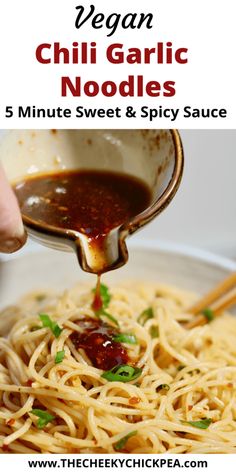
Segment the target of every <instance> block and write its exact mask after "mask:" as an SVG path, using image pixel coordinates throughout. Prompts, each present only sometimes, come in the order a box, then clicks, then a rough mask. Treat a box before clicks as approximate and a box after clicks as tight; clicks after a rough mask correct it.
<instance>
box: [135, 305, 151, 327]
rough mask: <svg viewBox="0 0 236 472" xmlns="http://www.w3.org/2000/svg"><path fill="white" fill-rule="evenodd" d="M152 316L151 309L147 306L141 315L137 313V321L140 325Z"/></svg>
mask: <svg viewBox="0 0 236 472" xmlns="http://www.w3.org/2000/svg"><path fill="white" fill-rule="evenodd" d="M151 318H154V314H153V309H152V308H147V309H146V310H144V311H142V313H141V315H139V317H138V319H137V321H138V323H139V324H141V325H142V326H143V325H144V324H145V323H146V321H147V320H150V319H151Z"/></svg>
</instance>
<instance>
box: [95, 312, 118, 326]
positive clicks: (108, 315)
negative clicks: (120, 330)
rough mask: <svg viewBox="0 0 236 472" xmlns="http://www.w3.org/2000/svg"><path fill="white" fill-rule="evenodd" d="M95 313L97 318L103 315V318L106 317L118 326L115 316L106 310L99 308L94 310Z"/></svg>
mask: <svg viewBox="0 0 236 472" xmlns="http://www.w3.org/2000/svg"><path fill="white" fill-rule="evenodd" d="M95 315H96V316H97V317H98V318H102V317H103V316H105V318H108V319H109V320H110V321H112V323H114V324H115V325H116V326H119V323H118V321H117V320H116V318H114V316H112V315H111V314H110V313H108V312H107V311H105V310H103V308H101V309H100V310H98V311H95Z"/></svg>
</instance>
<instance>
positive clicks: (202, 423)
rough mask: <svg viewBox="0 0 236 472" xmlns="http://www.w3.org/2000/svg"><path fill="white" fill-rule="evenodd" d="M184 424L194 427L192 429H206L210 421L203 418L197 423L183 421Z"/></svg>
mask: <svg viewBox="0 0 236 472" xmlns="http://www.w3.org/2000/svg"><path fill="white" fill-rule="evenodd" d="M184 423H186V424H190V425H191V426H194V428H199V429H207V428H208V426H210V424H211V423H212V420H211V419H210V418H203V419H202V420H198V421H184Z"/></svg>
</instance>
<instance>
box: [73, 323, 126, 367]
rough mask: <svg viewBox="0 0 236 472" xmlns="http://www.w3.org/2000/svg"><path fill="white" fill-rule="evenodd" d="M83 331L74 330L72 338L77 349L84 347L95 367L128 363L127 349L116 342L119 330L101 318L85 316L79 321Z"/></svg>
mask: <svg viewBox="0 0 236 472" xmlns="http://www.w3.org/2000/svg"><path fill="white" fill-rule="evenodd" d="M77 324H78V325H79V326H80V327H81V328H82V330H83V331H82V332H81V333H78V332H74V333H72V334H71V336H70V339H71V341H72V343H73V344H74V346H75V348H76V349H84V351H85V352H86V355H87V357H88V358H89V359H90V361H91V362H92V364H93V366H94V367H97V368H98V369H102V370H110V369H112V367H115V366H117V365H122V364H127V363H128V360H129V357H128V353H127V350H126V349H125V347H124V346H122V344H121V343H120V342H115V341H114V340H113V339H114V336H116V335H117V334H119V331H118V330H116V329H115V328H113V327H112V326H110V325H108V324H106V323H104V322H103V321H102V320H100V319H94V318H89V317H85V318H84V319H83V320H79V321H77Z"/></svg>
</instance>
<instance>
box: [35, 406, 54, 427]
mask: <svg viewBox="0 0 236 472" xmlns="http://www.w3.org/2000/svg"><path fill="white" fill-rule="evenodd" d="M30 413H32V414H33V415H35V416H37V417H38V418H39V419H38V421H37V427H38V428H39V429H42V428H44V426H46V425H47V424H48V423H50V422H51V421H53V420H55V416H53V415H50V413H48V412H47V411H45V410H39V409H38V408H35V409H33V410H31V412H30Z"/></svg>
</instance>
